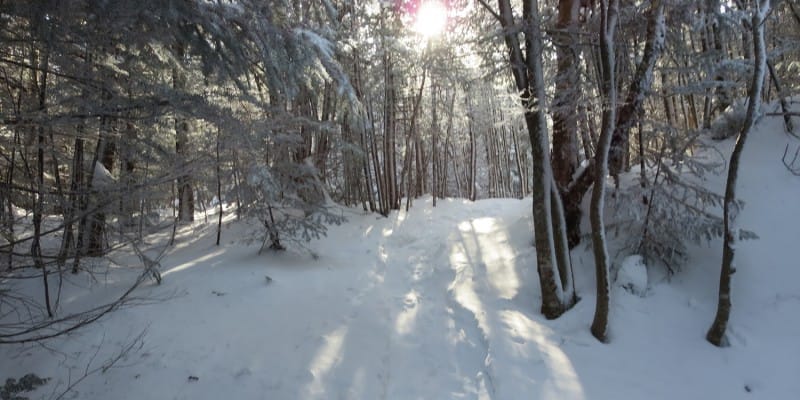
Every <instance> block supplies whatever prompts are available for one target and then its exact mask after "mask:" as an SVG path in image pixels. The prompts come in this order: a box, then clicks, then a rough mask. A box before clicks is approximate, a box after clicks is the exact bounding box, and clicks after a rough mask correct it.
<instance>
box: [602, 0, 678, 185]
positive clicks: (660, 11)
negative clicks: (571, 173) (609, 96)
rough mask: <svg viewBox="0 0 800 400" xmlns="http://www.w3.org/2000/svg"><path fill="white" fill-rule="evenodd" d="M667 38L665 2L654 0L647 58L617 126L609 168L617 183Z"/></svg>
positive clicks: (645, 48)
mask: <svg viewBox="0 0 800 400" xmlns="http://www.w3.org/2000/svg"><path fill="white" fill-rule="evenodd" d="M665 38H666V27H665V20H664V1H663V0H654V1H653V2H652V3H651V5H650V15H649V17H648V24H647V42H646V44H645V47H644V55H643V56H642V60H641V61H640V62H639V65H638V66H637V67H636V74H635V75H634V79H633V82H631V85H630V87H629V89H628V94H627V96H626V97H625V103H623V104H622V106H621V107H620V109H619V110H618V111H617V116H616V118H617V123H616V127H615V129H614V135H613V137H612V138H611V148H610V149H609V156H608V167H609V172H610V173H611V176H613V177H614V179H615V180H616V181H617V182H619V174H620V172H622V170H623V167H624V160H625V156H626V154H627V153H628V147H629V141H630V130H631V127H633V125H634V124H635V123H636V119H637V118H638V117H639V116H640V115H641V113H642V110H643V107H644V100H645V98H646V97H647V94H648V92H649V91H650V87H651V86H652V82H653V68H654V67H655V65H656V61H658V58H659V57H660V55H661V51H662V50H663V48H664V40H665Z"/></svg>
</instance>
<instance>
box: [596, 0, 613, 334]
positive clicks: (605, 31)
mask: <svg viewBox="0 0 800 400" xmlns="http://www.w3.org/2000/svg"><path fill="white" fill-rule="evenodd" d="M600 4H601V17H600V18H601V19H600V58H601V62H602V66H603V69H602V73H603V81H602V87H601V89H602V95H603V129H602V131H601V132H600V140H599V141H598V144H597V154H596V155H595V175H594V188H593V189H592V203H591V209H590V215H589V218H590V220H591V223H592V250H593V252H594V263H595V272H596V275H597V276H596V281H597V304H596V307H595V313H594V319H593V321H592V327H591V332H592V335H593V336H594V337H595V338H597V340H599V341H601V342H606V341H608V307H609V296H610V293H609V292H610V288H609V271H608V269H609V259H608V249H607V248H606V238H605V226H604V218H603V208H604V201H603V198H604V196H605V188H606V176H607V175H608V156H609V149H610V147H611V138H612V135H613V134H614V125H615V123H616V108H617V104H616V102H617V82H616V75H615V73H614V65H615V62H614V33H615V31H616V27H617V16H618V7H619V2H618V0H603V1H601V3H600Z"/></svg>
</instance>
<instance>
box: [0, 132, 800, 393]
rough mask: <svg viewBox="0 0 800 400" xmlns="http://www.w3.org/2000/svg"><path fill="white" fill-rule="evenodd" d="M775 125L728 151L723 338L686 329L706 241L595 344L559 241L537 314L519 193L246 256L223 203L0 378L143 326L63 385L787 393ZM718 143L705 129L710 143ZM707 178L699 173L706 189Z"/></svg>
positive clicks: (798, 253) (793, 198) (98, 347)
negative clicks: (305, 246) (551, 317)
mask: <svg viewBox="0 0 800 400" xmlns="http://www.w3.org/2000/svg"><path fill="white" fill-rule="evenodd" d="M787 143H789V144H790V149H793V148H794V147H795V146H797V145H799V144H800V142H798V141H797V140H794V139H791V138H790V137H788V136H787V135H785V134H784V133H782V127H781V125H780V119H779V118H768V119H765V120H764V121H762V123H761V124H760V125H759V132H756V133H755V134H753V135H752V136H751V139H750V142H749V143H748V146H747V148H746V150H745V155H744V160H743V167H742V174H741V179H740V182H739V184H740V191H739V193H741V195H742V198H743V199H744V200H745V201H746V203H747V206H746V208H745V209H744V210H743V212H742V214H741V216H740V219H739V221H740V223H741V225H742V227H744V228H747V229H750V230H753V231H755V232H756V233H757V234H758V235H759V236H760V238H761V239H760V240H754V241H747V242H743V243H741V244H740V245H739V251H738V252H737V266H738V272H737V273H736V274H735V275H734V278H733V313H732V318H731V323H730V329H729V337H730V340H731V346H730V347H728V348H723V349H720V348H716V347H713V346H711V345H710V344H708V343H707V342H706V341H705V339H704V336H705V333H706V330H707V329H708V327H709V326H710V324H711V321H712V319H713V317H714V311H715V307H716V296H717V282H718V279H719V268H720V255H721V243H720V242H719V241H715V242H713V243H712V245H711V246H710V247H700V248H693V249H692V254H691V261H690V263H689V265H687V266H685V267H684V268H683V270H682V271H681V272H680V273H679V274H678V275H676V276H674V277H673V278H672V279H671V281H670V282H667V281H665V280H660V279H651V280H650V281H649V283H648V287H647V290H646V292H645V294H644V295H643V296H638V295H635V294H632V293H629V291H626V290H624V289H623V288H621V287H619V286H616V285H615V287H614V290H613V292H612V313H611V342H610V343H609V344H601V343H598V342H597V341H596V340H595V339H594V338H593V337H592V336H591V335H590V334H589V324H590V322H591V319H592V315H593V312H594V272H593V265H592V259H591V256H590V253H589V252H588V251H586V250H585V249H584V248H583V247H580V248H579V249H578V250H576V251H575V252H574V253H573V258H574V262H575V264H576V268H577V270H576V276H575V278H576V283H577V288H578V292H579V294H580V296H581V297H582V300H581V301H580V302H579V303H578V304H577V306H576V307H575V308H574V309H572V310H570V311H569V312H567V313H566V314H565V315H564V316H562V317H561V318H559V319H558V320H555V321H547V320H545V319H544V318H543V317H542V316H541V315H540V314H539V313H538V307H539V304H540V300H539V289H538V283H537V282H538V280H537V274H536V269H535V264H534V263H535V252H534V249H533V247H532V233H531V232H532V221H531V211H530V210H531V206H530V199H525V200H484V201H478V202H475V203H471V202H469V201H463V200H440V201H439V203H438V205H437V207H435V208H434V207H432V204H431V201H430V199H422V200H419V201H417V202H416V203H415V205H414V206H413V207H412V209H411V210H410V212H408V213H406V212H403V211H401V212H395V213H392V214H391V215H390V216H389V218H383V217H380V216H376V215H371V214H370V215H365V214H363V213H361V212H360V211H358V210H355V209H346V210H344V212H345V213H346V214H347V215H348V217H349V222H347V223H346V224H344V225H342V226H338V227H332V228H331V230H330V231H329V234H328V237H327V238H325V239H323V240H320V241H318V242H314V243H311V244H310V245H309V246H310V247H311V248H312V249H313V250H314V251H315V252H316V254H318V255H319V257H318V258H316V259H315V258H314V257H312V256H311V255H309V254H306V253H298V252H285V253H278V254H275V253H270V252H265V253H264V254H262V255H260V256H259V255H257V254H256V252H257V246H255V247H254V246H245V245H243V244H242V242H243V239H244V238H243V237H242V236H243V235H245V232H247V230H246V229H245V228H244V227H243V226H242V225H241V224H238V223H236V222H235V221H233V220H231V219H228V220H227V221H228V222H227V224H226V229H225V230H224V231H223V242H224V245H223V246H221V247H216V246H214V244H213V241H214V239H215V232H214V228H215V227H214V226H206V225H204V224H202V223H197V224H196V225H195V226H193V227H184V228H183V230H182V232H181V234H180V236H179V238H178V241H177V245H176V247H175V248H174V249H172V250H170V253H169V255H168V256H167V258H166V259H165V260H164V262H163V269H162V275H163V283H162V284H161V285H160V286H156V285H155V284H150V285H148V286H147V287H145V288H142V289H141V290H139V291H138V292H137V294H138V296H140V297H143V298H151V299H163V301H157V302H155V303H153V304H147V305H140V306H136V307H131V308H125V309H122V310H119V311H117V312H115V313H113V315H111V316H109V317H107V318H104V319H102V320H101V321H100V322H98V323H95V324H94V325H92V326H90V327H88V328H86V329H83V330H81V331H79V332H78V333H75V334H72V335H70V336H69V337H66V338H62V339H57V340H54V341H51V342H48V343H47V347H48V348H47V349H45V348H42V347H35V346H34V347H27V348H24V349H21V348H19V347H11V346H6V347H5V348H3V347H0V354H1V355H2V358H0V379H2V380H4V379H5V378H9V377H15V378H18V377H20V376H22V375H24V374H26V373H29V372H34V373H36V374H38V375H40V376H45V377H52V378H53V379H52V380H51V381H50V382H49V383H48V384H47V385H46V386H44V387H43V388H41V389H39V390H38V391H37V392H35V393H33V394H31V398H39V397H42V398H48V397H50V396H51V393H59V392H60V391H62V390H64V389H65V387H66V386H67V385H68V382H74V381H75V380H76V379H78V378H80V377H81V376H82V375H83V374H84V371H85V369H86V368H87V366H91V367H92V368H95V367H98V366H101V365H102V363H103V361H104V360H105V359H107V358H109V357H111V356H113V355H114V353H115V352H117V351H119V350H120V348H121V347H122V346H125V345H126V344H129V343H131V341H132V340H133V339H134V338H135V337H136V336H137V335H138V334H139V333H140V332H142V331H143V330H144V329H146V335H145V336H144V342H143V345H142V346H141V347H140V348H139V347H136V348H135V349H133V350H132V351H131V352H130V353H129V354H127V356H126V357H125V358H124V359H123V360H121V361H120V362H119V363H118V364H116V365H115V366H114V367H113V368H111V369H108V370H105V371H99V372H97V373H95V374H92V375H90V376H88V377H87V378H86V379H85V380H84V381H83V382H81V384H80V385H78V386H76V387H75V388H74V391H73V392H71V393H70V394H69V395H68V396H66V397H67V398H77V399H85V400H90V399H462V398H464V399H501V400H502V399H523V398H524V399H704V400H705V399H751V398H759V399H796V398H798V396H800V341H799V339H800V317H798V316H800V177H796V176H792V175H791V174H790V173H789V172H788V171H787V170H786V169H785V168H784V166H783V165H782V163H781V155H782V154H783V150H784V146H785V145H786V144H787ZM731 146H732V141H728V142H723V143H720V147H721V148H723V151H724V154H726V155H727V154H729V153H730V148H731ZM723 180H724V178H723V177H716V178H711V181H710V182H709V184H710V185H712V187H714V188H716V189H717V190H720V189H721V188H722V187H723ZM720 191H721V190H720ZM151 240H153V241H155V240H157V238H152V239H151ZM120 257H122V256H120ZM618 261H621V260H618ZM629 261H631V260H629ZM630 264H631V265H629V266H628V267H627V268H632V269H634V270H633V271H632V272H631V274H632V275H634V277H635V279H634V280H635V281H636V282H638V283H641V282H642V281H643V280H642V277H641V274H637V271H635V268H636V265H635V263H633V262H632V261H631V263H630ZM131 273H132V272H130V271H128V272H126V271H116V270H114V269H112V270H110V271H109V272H108V273H107V274H106V275H101V276H99V277H96V282H94V283H92V281H91V280H90V278H88V277H87V276H86V274H84V275H81V276H79V277H77V278H76V277H70V278H69V279H71V282H69V283H68V284H67V285H66V287H65V292H64V294H62V297H63V300H62V303H63V304H62V305H63V306H64V307H75V306H77V305H81V304H82V305H87V304H93V302H100V301H103V300H107V299H108V298H109V296H110V295H111V294H113V293H114V289H118V288H119V287H120V286H121V285H122V283H121V282H120V279H118V277H117V274H121V275H124V274H131ZM651 275H653V274H651ZM90 369H91V368H90ZM190 377H191V378H190Z"/></svg>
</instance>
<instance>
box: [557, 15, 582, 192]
mask: <svg viewBox="0 0 800 400" xmlns="http://www.w3.org/2000/svg"><path fill="white" fill-rule="evenodd" d="M580 3H581V2H580V0H559V1H558V17H557V20H556V32H555V34H554V35H553V43H554V44H555V48H556V79H555V81H556V82H555V93H554V98H553V106H552V107H551V109H552V113H553V154H552V160H553V162H552V164H553V177H554V178H555V181H556V184H557V185H558V187H559V191H561V192H563V191H565V190H566V188H567V187H568V186H569V184H570V182H571V181H572V177H573V175H574V174H575V170H577V168H578V118H577V115H578V100H579V97H580V96H579V93H580V91H581V88H580V87H578V86H579V85H580V79H579V78H578V63H579V60H578V46H577V43H578V40H577V25H578V22H579V10H580V7H581V5H580Z"/></svg>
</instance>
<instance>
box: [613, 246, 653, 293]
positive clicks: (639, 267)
mask: <svg viewBox="0 0 800 400" xmlns="http://www.w3.org/2000/svg"><path fill="white" fill-rule="evenodd" d="M616 284H617V286H619V287H621V288H623V289H625V290H627V291H629V292H631V293H633V294H635V295H637V296H643V295H644V294H645V292H646V291H647V266H646V265H645V263H644V258H642V256H640V255H638V254H634V255H631V256H627V257H625V259H624V260H622V264H621V265H620V267H619V271H617V280H616Z"/></svg>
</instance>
